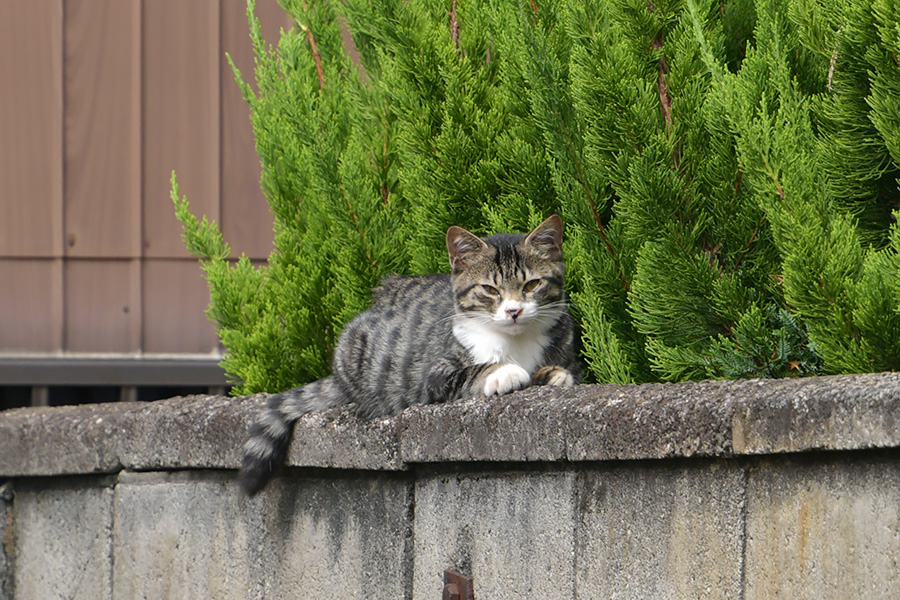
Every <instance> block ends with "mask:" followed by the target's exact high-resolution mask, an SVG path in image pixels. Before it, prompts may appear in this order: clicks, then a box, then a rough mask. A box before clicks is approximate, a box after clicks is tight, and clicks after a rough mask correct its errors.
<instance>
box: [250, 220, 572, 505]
mask: <svg viewBox="0 0 900 600" xmlns="http://www.w3.org/2000/svg"><path fill="white" fill-rule="evenodd" d="M447 249H448V251H449V253H450V266H451V270H452V273H451V274H450V275H423V276H417V277H399V276H394V277H390V278H388V279H386V280H384V281H383V282H382V283H381V286H380V287H379V288H377V289H376V290H375V291H374V293H373V298H372V306H371V307H370V308H369V309H368V310H366V311H365V312H363V313H361V314H360V315H358V316H357V317H356V318H355V319H353V321H351V322H350V323H349V324H348V325H347V326H346V327H345V328H344V331H343V333H342V334H341V336H340V339H339V341H338V343H337V347H336V348H335V351H334V358H333V360H332V373H331V375H329V376H328V377H325V378H323V379H320V380H318V381H315V382H312V383H310V384H308V385H304V386H301V387H298V388H294V389H291V390H288V391H286V392H283V393H281V394H276V395H274V396H272V397H270V399H269V403H268V408H267V409H266V410H265V412H264V413H263V415H262V417H261V418H260V420H259V421H258V422H257V423H255V424H254V425H253V427H252V428H251V430H250V438H249V440H248V441H247V443H246V445H245V447H244V452H245V454H244V460H243V465H242V468H241V472H240V475H239V480H240V483H241V486H242V487H243V488H244V490H245V491H246V492H247V493H248V494H255V493H256V492H258V491H259V490H260V489H261V488H262V487H263V486H264V485H265V484H266V482H267V481H268V479H269V477H270V476H271V473H272V471H273V469H274V468H275V467H276V466H277V465H278V464H279V463H280V462H281V461H282V460H283V459H284V455H285V453H286V452H287V447H288V444H289V443H290V438H291V434H292V430H293V427H292V426H293V424H294V422H295V421H296V420H297V419H299V418H300V417H301V416H303V415H304V414H306V413H309V412H312V411H316V410H322V409H325V408H329V407H333V406H337V405H340V404H344V403H353V404H354V405H355V409H356V411H357V412H358V413H359V414H360V415H361V416H363V417H366V418H371V417H376V416H380V415H392V414H397V413H399V412H400V411H402V410H403V409H404V408H406V407H408V406H410V405H412V404H431V403H435V402H447V401H450V400H456V399H459V398H464V397H472V396H478V395H483V396H492V395H494V394H498V395H499V394H506V393H507V392H511V391H513V390H518V389H521V388H524V387H527V386H529V385H560V386H569V385H572V384H573V383H575V382H577V381H578V380H579V379H580V371H579V368H578V364H577V362H576V359H575V353H574V350H573V325H572V318H571V316H570V315H569V312H568V309H567V308H566V301H565V295H564V292H563V272H564V266H563V259H562V221H561V220H560V218H559V216H558V215H553V216H551V217H550V218H548V219H547V220H546V221H544V222H543V223H541V224H540V225H539V226H538V227H537V228H536V229H535V230H534V231H532V232H531V233H529V234H527V235H516V234H501V235H495V236H491V237H488V238H484V239H482V238H479V237H477V236H475V235H474V234H472V233H469V232H468V231H466V230H465V229H463V228H461V227H456V226H453V227H450V229H449V230H448V231H447Z"/></svg>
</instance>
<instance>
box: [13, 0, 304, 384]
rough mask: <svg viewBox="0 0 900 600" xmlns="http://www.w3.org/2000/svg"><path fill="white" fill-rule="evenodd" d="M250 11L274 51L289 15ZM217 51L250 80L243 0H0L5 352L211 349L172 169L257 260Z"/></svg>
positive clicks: (237, 101)
mask: <svg viewBox="0 0 900 600" xmlns="http://www.w3.org/2000/svg"><path fill="white" fill-rule="evenodd" d="M256 12H257V15H258V16H259V17H260V19H261V21H262V24H263V33H264V36H265V37H266V39H267V40H269V41H271V43H273V44H274V43H277V40H278V34H279V30H280V29H281V28H285V29H287V28H290V27H291V26H292V23H291V19H290V17H289V16H288V15H287V14H286V13H285V12H284V11H283V9H281V8H280V7H279V6H278V4H277V1H276V0H258V2H257V8H256ZM226 52H228V53H229V54H230V55H231V56H232V58H233V59H234V60H235V61H236V62H237V63H238V64H239V65H240V66H241V68H242V70H243V73H244V75H245V77H250V78H252V75H253V54H252V48H251V44H250V39H249V29H248V26H247V19H246V2H245V0H188V1H185V0H28V1H27V2H19V1H15V0H0V356H10V355H19V354H22V355H32V354H52V355H60V353H62V354H63V355H66V354H68V353H73V354H82V353H91V354H94V353H102V354H107V353H113V354H125V355H132V356H133V355H145V354H153V355H155V354H166V355H169V354H176V355H178V354H192V355H196V354H210V353H215V352H216V351H217V338H216V336H215V333H214V331H213V327H212V325H211V324H210V323H209V322H208V321H207V319H206V316H205V315H204V309H205V308H206V305H207V304H208V302H209V293H208V290H207V287H206V283H205V281H204V280H203V278H202V274H201V271H200V268H199V265H198V263H197V261H196V260H195V259H193V258H192V257H190V256H189V255H188V253H187V251H186V250H185V249H184V245H183V244H182V241H181V228H180V224H179V223H178V222H177V220H176V219H175V216H174V210H173V207H172V203H171V200H170V199H169V178H170V175H171V172H172V170H175V171H176V172H177V174H178V179H179V183H180V186H181V192H182V193H183V194H185V195H186V196H187V197H188V199H189V200H190V202H191V207H192V209H193V210H194V212H195V213H198V214H205V215H207V216H208V217H210V218H211V219H215V220H216V221H217V222H218V223H219V224H220V226H221V227H222V229H223V231H224V233H225V235H226V240H227V241H228V242H229V244H230V245H231V247H232V249H233V251H234V252H235V254H236V255H240V253H242V252H243V253H246V254H247V255H248V256H249V257H250V258H252V259H254V261H263V260H264V259H265V258H266V257H267V256H268V254H269V252H270V250H271V245H272V218H271V216H270V213H269V210H268V205H267V204H266V202H265V199H264V198H263V196H262V193H261V192H260V190H259V175H260V167H259V158H258V157H257V155H256V152H255V148H254V142H253V133H252V128H251V126H250V122H249V110H248V108H247V105H246V103H244V101H243V98H242V97H241V94H240V91H239V90H238V88H237V85H236V83H235V82H234V76H233V74H232V72H231V68H230V67H229V65H228V62H227V60H226V58H225V53H226ZM2 384H3V382H2V381H0V385H2Z"/></svg>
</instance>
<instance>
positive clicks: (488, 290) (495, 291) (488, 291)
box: [481, 284, 500, 296]
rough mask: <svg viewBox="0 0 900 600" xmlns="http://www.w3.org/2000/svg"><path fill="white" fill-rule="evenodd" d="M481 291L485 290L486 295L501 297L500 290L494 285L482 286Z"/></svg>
mask: <svg viewBox="0 0 900 600" xmlns="http://www.w3.org/2000/svg"><path fill="white" fill-rule="evenodd" d="M481 289H483V290H484V292H485V293H486V294H490V295H491V296H499V295H500V290H498V289H497V288H495V287H494V286H492V285H486V284H482V286H481Z"/></svg>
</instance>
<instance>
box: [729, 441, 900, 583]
mask: <svg viewBox="0 0 900 600" xmlns="http://www.w3.org/2000/svg"><path fill="white" fill-rule="evenodd" d="M746 540H747V542H746V543H747V549H746V554H747V558H746V561H747V565H746V570H747V585H746V593H745V598H747V600H756V599H763V598H765V599H777V598H785V599H787V598H790V599H791V600H803V599H806V598H808V599H810V600H846V599H848V598H865V599H866V600H877V599H884V600H888V599H896V598H897V597H898V596H900V461H898V460H897V457H896V455H895V456H893V457H891V458H886V457H881V456H877V455H875V456H872V455H866V456H862V457H852V456H846V455H843V456H841V457H840V458H839V459H836V458H835V457H831V458H827V457H826V455H823V456H819V457H815V458H812V459H810V458H806V459H805V460H779V461H773V460H765V461H762V462H760V463H759V464H758V465H757V466H754V467H753V468H751V469H750V477H749V481H748V487H747V536H746Z"/></svg>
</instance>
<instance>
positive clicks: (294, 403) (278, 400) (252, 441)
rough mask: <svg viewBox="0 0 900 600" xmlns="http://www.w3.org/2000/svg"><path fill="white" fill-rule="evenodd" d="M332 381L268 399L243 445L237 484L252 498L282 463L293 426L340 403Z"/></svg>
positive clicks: (311, 384)
mask: <svg viewBox="0 0 900 600" xmlns="http://www.w3.org/2000/svg"><path fill="white" fill-rule="evenodd" d="M341 399H342V394H341V393H340V391H339V389H338V386H337V384H336V383H335V381H334V378H333V377H331V376H330V375H329V376H328V377H325V378H324V379H320V380H318V381H314V382H312V383H310V384H307V385H304V386H301V387H297V388H294V389H291V390H287V391H286V392H282V393H280V394H275V395H274V396H271V397H270V398H269V402H268V406H267V407H266V409H265V411H263V414H262V416H261V417H260V418H259V420H258V421H257V422H256V423H254V424H253V425H252V426H251V427H250V437H249V438H248V439H247V443H246V444H244V460H243V462H242V463H241V472H240V473H239V474H238V482H239V483H240V485H241V487H242V488H243V489H244V491H245V492H247V494H248V495H250V496H252V495H253V494H255V493H256V492H258V491H259V490H261V489H262V488H263V487H265V485H266V483H267V482H268V481H269V478H271V476H272V472H273V471H274V470H275V468H276V467H277V466H278V465H279V464H281V463H282V462H283V461H284V458H285V455H286V454H287V449H288V446H289V445H290V443H291V435H292V434H293V431H294V427H293V426H294V423H295V422H296V421H297V419H299V418H300V417H302V416H303V415H305V414H306V413H310V412H313V411H317V410H324V409H326V408H331V407H333V406H337V405H338V404H340V403H341Z"/></svg>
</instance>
